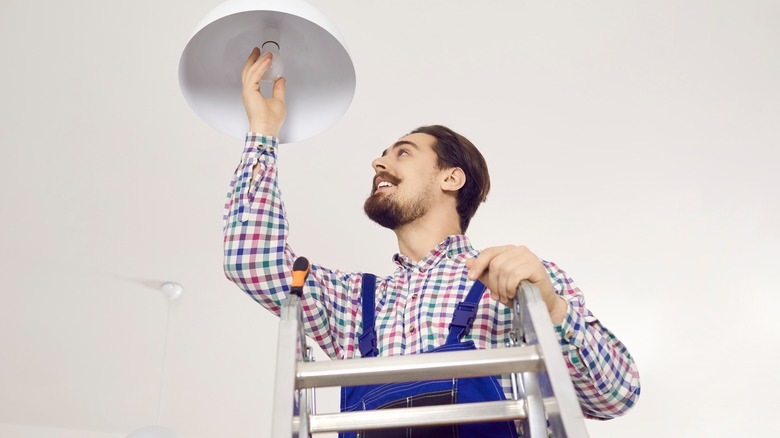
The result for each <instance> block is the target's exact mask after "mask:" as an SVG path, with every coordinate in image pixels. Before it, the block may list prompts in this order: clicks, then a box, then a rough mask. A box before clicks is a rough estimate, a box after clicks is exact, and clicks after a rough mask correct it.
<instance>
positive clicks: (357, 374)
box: [295, 346, 544, 389]
mask: <svg viewBox="0 0 780 438" xmlns="http://www.w3.org/2000/svg"><path fill="white" fill-rule="evenodd" d="M543 369H544V364H543V360H542V358H541V355H540V354H539V350H538V348H537V347H536V346H524V347H507V348H494V349H490V350H468V351H448V352H441V353H430V354H414V355H406V356H390V357H369V358H361V359H358V360H354V359H353V360H336V361H328V362H298V364H297V372H296V382H295V384H296V388H299V389H300V388H322V387H327V386H359V385H373V384H377V383H390V382H412V381H416V380H437V379H442V378H446V379H449V378H463V377H477V376H498V375H502V374H511V373H519V372H524V371H542V370H543Z"/></svg>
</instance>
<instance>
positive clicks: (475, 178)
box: [411, 125, 490, 233]
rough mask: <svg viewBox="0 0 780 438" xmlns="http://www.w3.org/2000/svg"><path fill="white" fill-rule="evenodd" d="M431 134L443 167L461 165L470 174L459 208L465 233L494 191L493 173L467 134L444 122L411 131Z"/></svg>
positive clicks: (460, 198) (439, 164)
mask: <svg viewBox="0 0 780 438" xmlns="http://www.w3.org/2000/svg"><path fill="white" fill-rule="evenodd" d="M417 133H422V134H428V135H431V136H433V137H434V138H436V142H435V143H434V144H433V150H434V152H436V156H437V157H438V161H437V163H436V165H437V166H438V167H439V168H440V169H446V168H449V167H460V168H461V169H462V170H463V173H465V174H466V183H465V184H464V185H463V187H461V188H460V190H458V203H457V211H458V216H460V231H461V233H465V232H466V229H468V227H469V223H470V222H471V218H472V217H474V213H476V212H477V208H479V204H481V203H482V202H485V199H487V194H488V192H489V191H490V174H489V173H488V168H487V163H486V162H485V158H484V157H483V156H482V154H481V153H480V152H479V150H477V147H476V146H474V144H473V143H471V142H470V141H469V140H468V139H467V138H466V137H464V136H462V135H460V134H458V133H457V132H455V131H453V130H451V129H450V128H447V127H446V126H441V125H431V126H421V127H419V128H417V129H415V130H414V131H412V132H411V134H417Z"/></svg>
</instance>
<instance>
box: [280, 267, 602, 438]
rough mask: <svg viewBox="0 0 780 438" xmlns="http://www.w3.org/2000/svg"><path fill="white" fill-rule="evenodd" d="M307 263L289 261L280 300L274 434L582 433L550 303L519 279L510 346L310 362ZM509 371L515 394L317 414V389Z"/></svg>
mask: <svg viewBox="0 0 780 438" xmlns="http://www.w3.org/2000/svg"><path fill="white" fill-rule="evenodd" d="M308 269H309V262H308V261H307V260H306V259H304V258H299V259H298V260H296V261H295V264H294V266H293V271H294V273H293V274H294V275H293V287H292V293H291V294H290V295H289V296H288V297H287V299H286V300H285V301H284V303H283V305H282V310H281V315H280V316H281V321H280V323H279V344H278V351H277V362H276V381H275V388H274V408H273V420H272V424H271V428H272V435H271V436H272V437H273V438H279V437H300V438H308V437H310V436H311V435H312V434H317V433H325V432H345V431H352V430H368V429H386V428H392V427H413V426H425V425H441V424H458V423H474V422H488V421H505V420H520V421H521V424H522V426H523V430H524V436H525V437H531V438H539V437H547V436H548V429H547V426H548V424H547V423H548V421H549V426H550V431H551V432H552V436H554V437H569V438H580V437H587V436H588V434H587V430H586V428H585V423H584V421H583V416H582V411H581V410H580V405H579V402H578V401H577V396H576V394H575V392H574V385H573V384H572V382H571V379H570V377H569V373H568V370H567V368H566V364H565V362H564V360H563V355H562V353H561V349H560V346H559V344H558V341H557V337H556V336H555V334H554V332H553V325H552V321H551V320H550V316H549V314H548V312H547V306H546V305H545V304H544V302H543V301H542V299H541V295H540V293H539V290H538V289H537V288H536V287H535V286H533V285H531V284H530V283H528V282H522V283H521V284H520V286H519V287H518V290H517V296H516V298H515V301H514V303H513V317H512V331H511V335H510V339H509V340H508V341H507V348H495V349H490V350H476V351H454V352H440V353H436V354H419V355H408V356H393V357H371V358H363V359H360V360H340V361H328V362H321V363H315V362H313V357H312V350H311V347H309V346H307V345H306V336H305V335H304V332H303V324H302V323H301V317H302V312H301V306H300V299H301V294H302V290H303V284H304V281H305V277H306V274H307V273H308ZM486 375H510V377H511V379H512V384H513V399H512V400H506V401H496V402H481V403H468V404H455V405H445V406H425V407H412V408H399V409H382V410H375V411H361V412H349V413H331V414H316V413H315V409H314V401H315V400H314V388H318V387H330V386H356V385H370V384H379V383H391V382H409V381H419V380H435V379H441V378H463V377H476V376H486Z"/></svg>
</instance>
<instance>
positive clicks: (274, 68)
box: [260, 27, 284, 82]
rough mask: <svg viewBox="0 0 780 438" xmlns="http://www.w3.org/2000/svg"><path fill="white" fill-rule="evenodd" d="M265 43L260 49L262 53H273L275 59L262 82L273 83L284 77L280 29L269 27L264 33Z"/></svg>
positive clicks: (261, 79)
mask: <svg viewBox="0 0 780 438" xmlns="http://www.w3.org/2000/svg"><path fill="white" fill-rule="evenodd" d="M264 35H265V42H264V43H263V46H262V47H261V48H260V51H261V52H262V53H263V54H265V53H266V52H271V56H272V57H273V58H272V60H271V66H270V67H268V70H266V72H265V74H263V77H262V78H260V81H269V82H273V81H275V80H277V79H279V78H281V77H282V75H284V60H283V59H282V55H281V54H279V29H277V28H275V27H267V28H266V29H265V32H264Z"/></svg>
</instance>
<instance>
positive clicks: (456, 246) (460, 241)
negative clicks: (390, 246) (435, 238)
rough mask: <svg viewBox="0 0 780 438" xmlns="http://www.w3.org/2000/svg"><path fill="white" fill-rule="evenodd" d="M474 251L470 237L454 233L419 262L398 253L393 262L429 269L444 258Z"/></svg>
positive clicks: (421, 269)
mask: <svg viewBox="0 0 780 438" xmlns="http://www.w3.org/2000/svg"><path fill="white" fill-rule="evenodd" d="M471 251H473V248H472V247H471V242H470V241H469V238H468V237H466V235H464V234H453V235H450V236H447V238H445V239H444V241H442V242H441V243H440V244H438V245H436V246H435V247H434V248H433V249H432V250H431V252H429V253H428V255H426V256H425V257H423V258H422V260H420V261H419V262H417V263H414V262H413V261H412V260H411V259H410V258H409V257H407V256H405V255H403V254H401V253H396V254H395V255H394V256H393V262H394V263H395V264H396V265H398V266H400V267H402V268H406V269H418V270H420V271H427V270H429V269H431V268H432V267H434V266H436V265H438V264H439V262H441V260H442V259H443V258H445V257H446V258H455V257H456V256H457V255H459V254H466V253H468V252H471Z"/></svg>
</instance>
